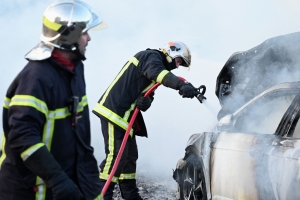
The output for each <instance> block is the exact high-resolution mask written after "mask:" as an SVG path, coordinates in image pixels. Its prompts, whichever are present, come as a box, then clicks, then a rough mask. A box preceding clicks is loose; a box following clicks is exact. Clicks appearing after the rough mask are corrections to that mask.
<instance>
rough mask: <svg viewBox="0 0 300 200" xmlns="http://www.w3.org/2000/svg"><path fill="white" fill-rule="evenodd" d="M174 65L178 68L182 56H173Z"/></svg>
mask: <svg viewBox="0 0 300 200" xmlns="http://www.w3.org/2000/svg"><path fill="white" fill-rule="evenodd" d="M175 63H176V67H177V68H178V67H179V66H180V65H181V64H182V58H180V57H176V58H175Z"/></svg>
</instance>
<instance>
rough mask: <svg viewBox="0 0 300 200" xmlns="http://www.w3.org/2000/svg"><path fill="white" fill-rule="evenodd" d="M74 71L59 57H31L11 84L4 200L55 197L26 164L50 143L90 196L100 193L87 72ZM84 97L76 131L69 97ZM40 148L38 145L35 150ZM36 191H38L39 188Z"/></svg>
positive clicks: (1, 172) (0, 169)
mask: <svg viewBox="0 0 300 200" xmlns="http://www.w3.org/2000/svg"><path fill="white" fill-rule="evenodd" d="M83 69H84V68H83V64H82V62H81V61H79V60H78V61H76V63H75V69H74V71H70V70H68V69H67V68H65V67H64V66H61V65H60V64H58V63H57V62H56V61H55V60H54V59H53V58H49V59H46V60H42V61H29V62H28V64H27V65H26V66H25V67H24V69H23V70H22V71H21V72H20V73H19V74H18V75H17V77H16V78H15V79H14V81H13V82H12V84H11V85H10V87H9V89H8V91H7V93H6V97H5V101H4V108H3V118H2V119H3V129H4V130H3V131H4V140H3V152H2V156H1V158H0V186H1V187H0V199H1V200H2V199H5V200H6V199H31V200H32V199H46V200H47V199H52V195H51V189H50V188H47V186H46V185H45V184H44V183H43V180H41V178H39V177H37V176H36V175H35V174H33V173H32V172H31V171H30V170H29V169H28V168H26V166H25V165H24V162H23V160H24V159H26V157H28V156H30V151H28V149H29V148H30V147H34V146H36V147H37V148H38V146H39V145H37V144H39V143H41V144H45V145H46V146H47V148H48V150H49V151H50V152H51V154H52V155H53V157H54V158H55V160H56V161H57V162H58V163H59V164H60V166H61V167H62V169H63V170H64V172H65V173H66V174H67V175H68V176H69V178H70V179H71V180H72V181H73V182H74V183H75V184H76V185H77V187H78V188H79V189H80V190H81V191H82V192H83V195H84V197H85V199H95V197H97V196H98V195H99V194H100V192H101V191H100V188H99V187H98V186H99V185H98V183H99V170H98V167H97V162H96V159H95V158H94V156H93V150H92V148H91V147H90V140H91V135H90V120H89V109H88V101H87V97H86V92H85V81H84V70H83ZM71 96H78V97H79V104H78V107H77V108H76V109H77V112H78V116H77V117H76V118H77V126H76V129H77V133H78V135H79V136H80V138H81V140H82V141H83V143H84V144H85V145H86V146H88V147H90V148H91V150H90V151H88V150H86V149H85V148H84V147H83V145H82V144H80V142H79V141H78V139H77V138H76V137H75V135H74V131H73V130H72V125H71V122H72V121H71V118H72V117H71V114H70V112H69V109H68V108H69V105H68V99H69V98H70V97H71ZM30 150H31V151H34V150H35V149H30ZM34 189H35V190H34Z"/></svg>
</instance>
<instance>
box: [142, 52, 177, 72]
mask: <svg viewBox="0 0 300 200" xmlns="http://www.w3.org/2000/svg"><path fill="white" fill-rule="evenodd" d="M146 50H152V51H157V52H158V53H159V55H160V56H161V58H162V61H163V64H164V66H165V68H166V69H167V70H168V71H171V70H173V69H176V64H175V63H174V62H172V63H168V61H167V58H166V55H165V54H164V53H163V52H161V51H159V50H157V49H146ZM172 60H174V59H172ZM174 64H175V68H174V66H173V65H174Z"/></svg>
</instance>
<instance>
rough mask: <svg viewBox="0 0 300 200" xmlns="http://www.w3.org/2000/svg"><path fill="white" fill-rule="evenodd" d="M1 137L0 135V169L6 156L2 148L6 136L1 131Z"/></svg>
mask: <svg viewBox="0 0 300 200" xmlns="http://www.w3.org/2000/svg"><path fill="white" fill-rule="evenodd" d="M1 137H2V145H1V149H2V155H1V157H0V170H1V165H2V163H3V160H4V159H5V158H6V152H5V149H4V146H5V142H6V138H5V136H4V132H2V136H1Z"/></svg>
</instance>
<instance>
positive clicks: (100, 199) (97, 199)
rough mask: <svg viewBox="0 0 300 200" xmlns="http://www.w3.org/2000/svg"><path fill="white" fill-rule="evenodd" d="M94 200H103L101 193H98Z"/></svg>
mask: <svg viewBox="0 0 300 200" xmlns="http://www.w3.org/2000/svg"><path fill="white" fill-rule="evenodd" d="M94 200H103V196H102V193H100V194H99V196H97V197H96V198H95V199H94Z"/></svg>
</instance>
